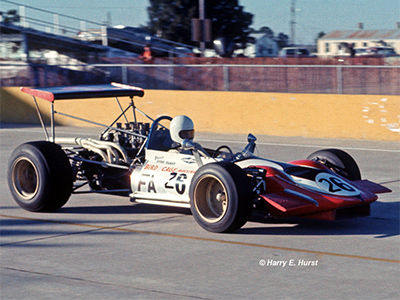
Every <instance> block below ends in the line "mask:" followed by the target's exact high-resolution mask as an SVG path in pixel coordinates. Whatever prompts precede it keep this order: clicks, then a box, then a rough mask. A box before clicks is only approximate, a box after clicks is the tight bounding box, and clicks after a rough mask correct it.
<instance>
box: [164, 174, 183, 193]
mask: <svg viewBox="0 0 400 300" xmlns="http://www.w3.org/2000/svg"><path fill="white" fill-rule="evenodd" d="M170 175H171V177H170V178H169V180H168V181H167V182H166V183H165V185H164V186H165V188H166V189H175V190H176V192H177V193H178V194H179V195H182V194H183V193H184V192H185V190H186V184H185V179H187V175H186V174H185V173H182V174H178V173H175V172H174V173H171V174H170ZM173 181H175V185H174V184H173V183H172V182H173Z"/></svg>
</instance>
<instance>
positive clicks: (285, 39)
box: [275, 32, 289, 49]
mask: <svg viewBox="0 0 400 300" xmlns="http://www.w3.org/2000/svg"><path fill="white" fill-rule="evenodd" d="M275 41H276V42H277V43H278V47H279V49H282V48H283V47H286V46H287V45H288V44H289V36H288V35H286V34H284V33H282V32H281V33H279V34H278V36H277V37H276V38H275Z"/></svg>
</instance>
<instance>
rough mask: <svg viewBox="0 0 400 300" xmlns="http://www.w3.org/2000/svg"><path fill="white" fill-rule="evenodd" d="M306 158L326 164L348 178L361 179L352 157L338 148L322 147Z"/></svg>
mask: <svg viewBox="0 0 400 300" xmlns="http://www.w3.org/2000/svg"><path fill="white" fill-rule="evenodd" d="M307 159H309V160H313V161H317V162H319V163H322V164H323V165H325V166H327V167H328V168H329V169H331V170H332V171H334V172H335V173H337V174H339V175H341V176H343V177H344V178H346V179H349V180H361V172H360V168H359V167H358V165H357V163H356V161H355V160H354V158H353V157H352V156H351V155H350V154H348V153H347V152H345V151H343V150H339V149H324V150H319V151H316V152H314V153H312V154H310V155H309V156H308V157H307Z"/></svg>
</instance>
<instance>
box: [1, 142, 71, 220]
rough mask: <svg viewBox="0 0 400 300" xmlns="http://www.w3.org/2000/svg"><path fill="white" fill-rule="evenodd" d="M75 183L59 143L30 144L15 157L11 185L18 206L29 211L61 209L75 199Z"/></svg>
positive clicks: (9, 171)
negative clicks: (72, 194)
mask: <svg viewBox="0 0 400 300" xmlns="http://www.w3.org/2000/svg"><path fill="white" fill-rule="evenodd" d="M72 183H73V180H72V168H71V165H70V163H69V160H68V158H67V156H66V154H65V152H64V151H63V150H62V149H61V147H60V146H59V145H57V144H54V143H51V142H47V141H37V142H29V143H25V144H22V145H20V146H18V147H17V148H16V149H15V150H14V151H13V153H12V154H11V157H10V159H9V163H8V185H9V188H10V191H11V194H12V196H13V197H14V199H15V201H16V202H17V203H18V205H19V206H21V207H22V208H24V209H26V210H28V211H32V212H48V211H54V210H57V209H59V208H60V207H62V206H63V205H64V204H65V203H66V202H67V201H68V199H69V197H70V196H71V193H72Z"/></svg>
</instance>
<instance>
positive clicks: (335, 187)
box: [318, 177, 356, 193]
mask: <svg viewBox="0 0 400 300" xmlns="http://www.w3.org/2000/svg"><path fill="white" fill-rule="evenodd" d="M318 182H326V183H328V190H329V192H331V193H337V192H339V191H342V190H345V191H348V192H355V191H356V190H355V189H353V188H352V187H351V186H350V185H349V184H347V183H345V182H343V181H342V180H340V179H339V178H336V177H329V179H327V178H321V179H320V180H318Z"/></svg>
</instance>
